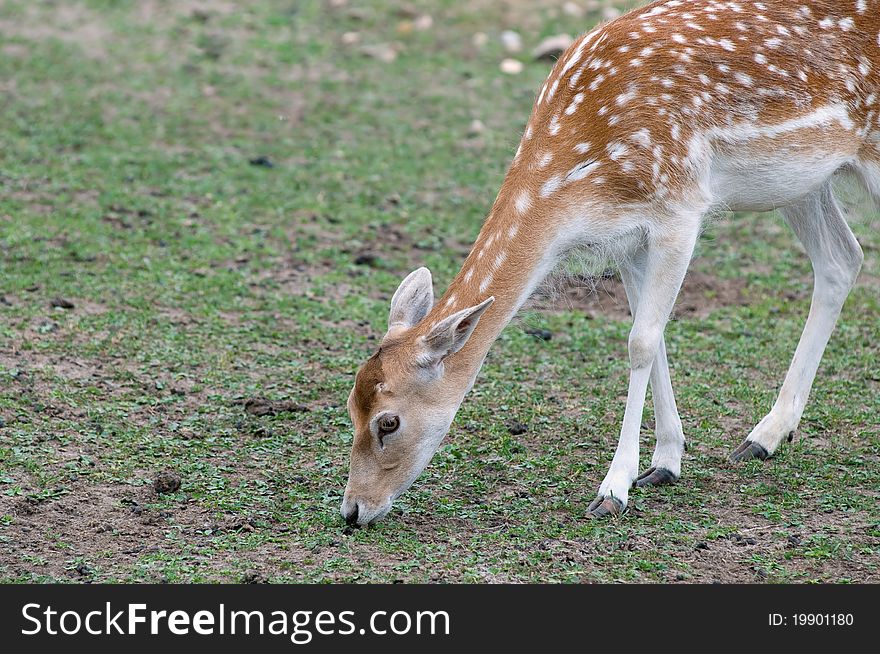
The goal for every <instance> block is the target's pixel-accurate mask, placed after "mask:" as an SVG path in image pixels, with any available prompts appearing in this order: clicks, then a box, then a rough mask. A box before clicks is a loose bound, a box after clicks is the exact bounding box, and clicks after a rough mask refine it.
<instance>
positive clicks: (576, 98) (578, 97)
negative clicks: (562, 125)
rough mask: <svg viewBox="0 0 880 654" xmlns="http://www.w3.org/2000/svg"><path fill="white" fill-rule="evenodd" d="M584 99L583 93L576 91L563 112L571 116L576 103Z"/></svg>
mask: <svg viewBox="0 0 880 654" xmlns="http://www.w3.org/2000/svg"><path fill="white" fill-rule="evenodd" d="M583 101H584V94H583V93H578V94H577V95H576V96H574V98H573V99H572V101H571V104H570V105H568V107H567V108H566V109H565V113H566V115H568V116H571V115H572V114H573V113H574V112H575V111H576V110H577V107H578V105H579V104H580V103H581V102H583Z"/></svg>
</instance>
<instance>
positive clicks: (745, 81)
mask: <svg viewBox="0 0 880 654" xmlns="http://www.w3.org/2000/svg"><path fill="white" fill-rule="evenodd" d="M733 76H734V78H735V79H736V81H737V82H739V83H740V84H742V85H743V86H751V85H752V84H753V83H754V80H752V78H751V76H750V75H747V74H746V73H742V72H739V71H737V72H736V73H734V74H733Z"/></svg>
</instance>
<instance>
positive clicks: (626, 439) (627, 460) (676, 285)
mask: <svg viewBox="0 0 880 654" xmlns="http://www.w3.org/2000/svg"><path fill="white" fill-rule="evenodd" d="M701 216H702V214H694V215H692V216H686V217H684V219H683V220H679V221H677V223H676V229H675V230H667V231H665V232H664V233H662V234H654V233H651V234H649V235H648V238H647V252H646V255H645V256H646V261H645V267H644V270H645V274H644V281H643V283H642V288H641V289H640V292H639V294H638V295H639V297H638V302H637V308H636V311H635V317H634V318H633V327H632V331H631V332H630V335H629V359H630V380H629V390H628V392H627V397H626V410H625V411H624V414H623V425H622V427H621V429H620V440H619V442H618V444H617V450H616V451H615V453H614V459H612V461H611V466H610V467H609V469H608V474H606V475H605V479H604V480H603V481H602V484H601V485H600V486H599V494H598V496H597V497H596V499H595V500H593V502H592V503H591V504H590V507H589V513H590V515H591V516H593V517H597V518H598V517H604V516H607V515H611V514H619V513H622V512H623V510H624V509H625V508H626V503H627V499H628V497H629V489H630V487H631V486H632V483H633V481H635V479H636V476H637V475H638V466H639V430H640V428H641V424H642V412H643V411H644V408H645V393H646V392H647V390H648V381H649V379H650V377H651V370H652V368H653V363H654V361H655V359H656V358H657V356H658V354H659V352H660V347H661V345H660V344H661V342H662V340H663V330H664V329H665V327H666V322H667V321H668V320H669V314H670V313H672V306H673V305H674V304H675V298H676V297H677V296H678V291H679V289H680V288H681V282H682V281H683V280H684V276H685V273H686V272H687V268H688V264H689V263H690V260H691V255H692V254H693V250H694V244H695V243H696V240H697V235H698V233H699V228H700V218H701Z"/></svg>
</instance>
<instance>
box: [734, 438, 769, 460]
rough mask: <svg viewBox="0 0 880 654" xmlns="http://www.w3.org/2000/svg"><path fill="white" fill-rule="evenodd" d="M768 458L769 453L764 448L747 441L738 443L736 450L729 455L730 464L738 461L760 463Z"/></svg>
mask: <svg viewBox="0 0 880 654" xmlns="http://www.w3.org/2000/svg"><path fill="white" fill-rule="evenodd" d="M769 458H770V452H768V451H767V448H766V447H764V446H763V445H761V444H760V443H756V442H755V441H749V440H745V441H743V442H742V443H740V445H739V447H738V448H736V449H735V450H734V451H733V452H732V453H731V455H730V461H731V463H737V462H740V461H751V460H752V459H760V460H761V461H766V460H767V459H769Z"/></svg>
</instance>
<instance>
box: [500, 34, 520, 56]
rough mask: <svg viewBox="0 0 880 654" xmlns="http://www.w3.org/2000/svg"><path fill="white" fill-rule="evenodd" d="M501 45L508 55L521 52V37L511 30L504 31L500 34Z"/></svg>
mask: <svg viewBox="0 0 880 654" xmlns="http://www.w3.org/2000/svg"><path fill="white" fill-rule="evenodd" d="M501 45H503V46H504V49H505V51H507V53H508V54H516V53H517V52H522V48H523V43H522V37H521V36H520V35H519V34H518V33H517V32H514V31H513V30H504V31H503V32H501Z"/></svg>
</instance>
